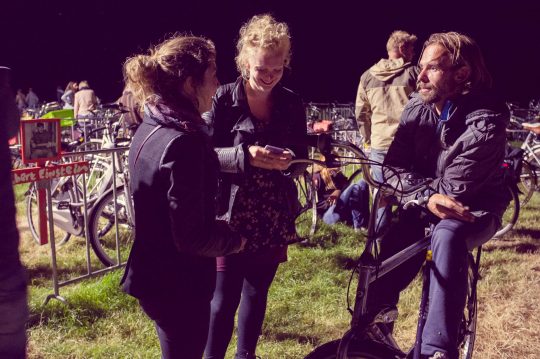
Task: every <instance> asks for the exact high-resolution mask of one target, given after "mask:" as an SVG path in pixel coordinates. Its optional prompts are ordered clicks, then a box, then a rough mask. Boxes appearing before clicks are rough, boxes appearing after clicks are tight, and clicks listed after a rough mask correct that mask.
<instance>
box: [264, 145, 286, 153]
mask: <svg viewBox="0 0 540 359" xmlns="http://www.w3.org/2000/svg"><path fill="white" fill-rule="evenodd" d="M264 149H265V150H268V151H270V152H272V153H275V154H277V155H280V154H282V153H283V152H285V149H284V148H281V147H276V146H272V145H266V146H264Z"/></svg>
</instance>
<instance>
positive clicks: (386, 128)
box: [355, 30, 418, 230]
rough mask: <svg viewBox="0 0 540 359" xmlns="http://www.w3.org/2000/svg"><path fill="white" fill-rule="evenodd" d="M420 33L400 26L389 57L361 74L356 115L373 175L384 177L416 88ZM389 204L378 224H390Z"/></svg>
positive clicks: (393, 36)
mask: <svg viewBox="0 0 540 359" xmlns="http://www.w3.org/2000/svg"><path fill="white" fill-rule="evenodd" d="M416 40H417V38H416V35H411V34H409V33H408V32H405V31H401V30H397V31H394V32H392V34H391V35H390V37H389V38H388V42H387V43H386V51H387V54H388V58H387V59H381V60H379V62H377V63H376V64H375V65H373V66H372V67H370V68H369V69H368V70H367V71H366V72H364V73H363V74H362V76H361V77H360V83H359V85H358V91H357V94H356V108H355V115H356V121H357V123H358V128H359V129H360V133H361V134H362V136H363V137H364V141H365V142H366V144H368V145H369V146H370V152H369V158H370V160H372V161H374V163H373V164H372V165H371V175H372V177H373V179H374V180H375V181H376V182H379V183H381V182H382V181H383V176H382V168H381V166H380V164H381V163H383V162H384V158H385V156H386V153H387V152H388V148H389V147H390V144H391V143H392V141H393V139H394V135H395V133H396V130H397V128H398V125H399V117H400V115H401V112H402V111H403V108H404V107H405V104H406V103H407V101H408V100H409V95H410V94H411V93H412V92H413V91H414V90H415V89H416V79H417V76H418V68H417V67H416V66H415V65H413V64H412V62H411V61H412V59H413V57H414V44H415V43H416ZM389 218H390V214H389V207H387V206H383V207H381V208H380V209H378V212H377V220H376V228H377V229H378V230H380V229H383V228H386V226H387V224H388V221H389Z"/></svg>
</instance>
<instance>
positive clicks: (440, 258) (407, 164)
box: [368, 32, 510, 359]
mask: <svg viewBox="0 0 540 359" xmlns="http://www.w3.org/2000/svg"><path fill="white" fill-rule="evenodd" d="M419 65H420V68H421V72H420V74H419V76H418V88H417V89H418V92H417V93H415V94H413V96H412V98H411V100H410V101H409V102H408V104H407V105H406V107H405V109H404V111H403V114H402V117H401V122H400V125H399V128H398V130H397V133H396V136H395V139H394V141H393V143H392V145H391V147H390V148H389V151H388V155H387V157H386V159H385V161H384V174H385V179H386V181H387V182H388V183H389V184H391V185H392V186H393V187H395V188H399V187H401V188H403V186H408V185H414V184H415V182H416V180H417V179H420V180H423V179H426V178H432V179H434V180H433V182H432V183H431V184H430V188H429V189H428V190H426V191H424V192H422V193H419V194H417V195H415V196H416V199H417V200H418V202H419V203H421V204H423V205H424V206H426V208H427V212H429V213H430V214H432V215H433V216H434V219H435V223H436V224H435V227H434V229H433V231H432V247H431V249H432V252H433V266H432V271H431V274H430V276H431V285H430V289H429V310H428V316H427V321H426V324H425V327H424V331H423V334H422V348H421V353H422V358H451V359H454V358H457V357H458V350H457V340H458V338H457V337H458V330H459V323H460V321H461V317H462V313H463V309H464V306H465V297H466V290H467V254H468V251H469V250H471V249H472V248H474V247H477V246H479V245H481V244H483V243H485V242H486V241H488V240H489V239H490V238H491V237H492V236H493V234H494V233H495V232H496V230H497V228H498V227H499V225H500V222H501V217H502V214H503V212H504V210H505V209H506V207H507V205H508V203H509V199H510V196H509V194H508V190H507V189H506V185H505V183H504V181H503V173H502V167H501V166H502V162H503V158H504V154H505V144H506V137H505V128H506V125H507V123H508V121H509V112H508V110H507V108H506V106H505V104H504V102H501V101H498V100H496V99H495V98H494V97H493V95H492V94H490V92H489V88H490V86H491V76H490V74H489V72H488V70H487V68H486V66H485V63H484V60H483V57H482V54H481V52H480V49H479V47H478V46H477V44H476V43H475V41H474V40H473V39H471V38H470V37H468V36H466V35H463V34H459V33H456V32H448V33H437V34H433V35H431V36H430V38H429V39H428V40H427V41H426V42H425V44H424V48H423V51H422V56H421V59H420V62H419ZM398 200H399V201H400V202H401V203H404V202H406V201H408V200H411V198H398ZM423 226H424V224H423V223H422V221H421V220H420V219H419V218H418V217H416V216H410V215H408V216H407V218H406V219H404V218H400V219H399V221H398V223H397V224H395V225H394V228H390V229H389V230H388V232H387V233H386V234H385V235H383V236H382V238H381V242H380V243H381V256H382V257H386V258H387V257H389V256H390V255H391V254H393V253H396V252H397V251H398V250H400V249H402V248H404V247H405V246H406V245H408V244H410V243H411V242H414V241H416V240H418V239H420V238H422V237H423V234H424V232H423V230H424V227H423ZM395 227H399V228H400V230H395ZM423 260H424V258H418V260H416V259H414V260H411V261H410V263H408V264H406V267H408V268H406V269H407V270H400V271H397V273H394V274H395V275H389V276H387V277H388V278H386V277H383V278H381V280H380V281H377V282H376V284H374V286H373V287H372V288H371V289H370V293H369V296H368V305H369V307H370V312H373V313H374V314H376V313H378V312H379V311H380V310H383V309H384V308H388V307H392V306H395V305H396V304H397V301H398V298H399V292H400V291H401V290H402V289H403V288H405V287H406V286H407V285H408V284H409V283H410V281H411V280H412V279H413V278H414V276H415V274H416V273H417V272H418V268H419V266H420V265H421V263H422V262H423ZM404 269H405V268H404Z"/></svg>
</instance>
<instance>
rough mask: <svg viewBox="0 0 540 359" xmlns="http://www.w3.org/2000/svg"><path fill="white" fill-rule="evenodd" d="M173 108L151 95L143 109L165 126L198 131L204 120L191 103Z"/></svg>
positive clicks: (186, 130)
mask: <svg viewBox="0 0 540 359" xmlns="http://www.w3.org/2000/svg"><path fill="white" fill-rule="evenodd" d="M184 107H185V108H181V107H177V108H176V109H173V108H172V107H171V106H169V105H168V104H166V103H165V102H164V101H163V99H162V98H161V97H159V96H152V97H151V98H150V99H149V100H147V101H146V103H145V105H144V111H145V112H146V114H148V115H149V116H150V117H151V118H152V119H153V120H154V121H156V122H157V123H158V124H160V125H162V126H165V127H175V128H177V129H179V130H181V131H185V132H200V131H201V127H202V126H204V121H203V119H202V118H201V116H200V114H199V113H198V112H197V111H196V110H195V107H193V105H191V106H190V104H187V106H184Z"/></svg>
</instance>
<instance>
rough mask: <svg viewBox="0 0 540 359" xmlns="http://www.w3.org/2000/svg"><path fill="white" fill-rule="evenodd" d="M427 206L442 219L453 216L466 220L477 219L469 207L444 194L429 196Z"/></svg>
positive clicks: (472, 220)
mask: <svg viewBox="0 0 540 359" xmlns="http://www.w3.org/2000/svg"><path fill="white" fill-rule="evenodd" d="M427 208H428V209H429V210H430V211H431V213H433V214H434V215H436V216H437V217H439V218H441V219H447V218H453V219H459V220H461V221H465V222H474V220H475V217H474V216H473V215H472V213H471V212H470V211H469V207H467V206H464V205H463V204H462V203H460V202H458V201H456V200H455V199H453V198H452V197H449V196H446V195H444V194H440V193H435V194H434V195H432V196H431V197H429V200H428V203H427Z"/></svg>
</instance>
